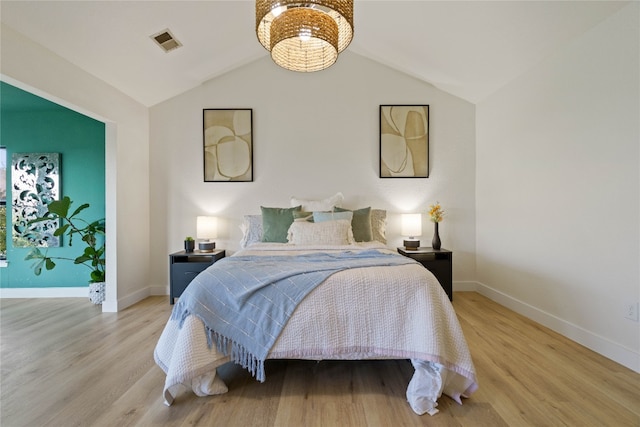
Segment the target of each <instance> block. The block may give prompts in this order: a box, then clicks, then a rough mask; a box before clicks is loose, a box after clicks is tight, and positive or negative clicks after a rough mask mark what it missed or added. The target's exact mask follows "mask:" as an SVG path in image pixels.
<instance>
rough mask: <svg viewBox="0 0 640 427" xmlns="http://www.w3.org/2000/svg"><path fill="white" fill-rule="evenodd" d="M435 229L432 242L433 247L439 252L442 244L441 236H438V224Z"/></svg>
mask: <svg viewBox="0 0 640 427" xmlns="http://www.w3.org/2000/svg"><path fill="white" fill-rule="evenodd" d="M433 224H434V225H435V229H434V230H433V239H432V240H431V247H432V248H433V249H436V250H439V249H440V246H441V245H442V243H441V242H440V234H438V223H437V222H434V223H433Z"/></svg>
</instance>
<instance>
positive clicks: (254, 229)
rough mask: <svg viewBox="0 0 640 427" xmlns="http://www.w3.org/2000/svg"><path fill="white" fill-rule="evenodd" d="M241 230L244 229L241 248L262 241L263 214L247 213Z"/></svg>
mask: <svg viewBox="0 0 640 427" xmlns="http://www.w3.org/2000/svg"><path fill="white" fill-rule="evenodd" d="M240 230H242V239H241V240H240V247H241V248H246V247H247V246H249V245H250V244H252V243H256V242H262V215H245V216H244V218H243V220H242V225H240Z"/></svg>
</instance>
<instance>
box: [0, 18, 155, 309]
mask: <svg viewBox="0 0 640 427" xmlns="http://www.w3.org/2000/svg"><path fill="white" fill-rule="evenodd" d="M1 47H2V49H1V57H0V58H1V60H2V62H1V67H2V68H1V73H2V78H3V79H4V80H6V81H7V82H8V83H11V84H14V85H15V86H18V87H20V88H22V89H25V90H28V91H31V92H32V93H35V94H36V95H39V96H42V97H43V98H46V99H49V100H51V101H53V102H57V103H59V104H61V105H64V106H65V107H68V108H71V109H73V110H76V111H79V112H80V113H83V114H86V115H87V116H89V117H92V118H94V119H97V120H100V121H103V122H105V123H106V136H105V140H106V141H105V142H106V150H107V153H106V162H107V177H106V198H107V200H106V220H107V259H106V261H107V294H106V298H107V299H106V301H105V303H104V304H103V306H102V308H103V310H104V311H118V310H120V309H122V308H124V307H126V306H128V305H130V304H132V303H134V302H136V301H138V300H140V299H142V298H144V297H146V296H148V295H149V288H148V281H149V252H148V243H149V226H148V222H147V218H148V217H149V154H148V153H149V130H148V126H149V121H148V109H147V108H146V107H145V106H143V105H141V104H139V103H137V102H135V101H133V100H132V99H131V98H129V97H127V96H126V95H124V94H123V93H121V92H119V91H117V90H116V89H114V88H113V87H111V86H109V85H107V84H106V83H104V82H103V81H101V80H99V79H97V78H95V77H93V76H91V75H89V74H88V73H86V72H84V71H82V70H80V69H79V68H78V67H76V66H74V65H73V64H71V63H69V62H67V61H65V60H63V59H62V58H60V57H59V56H56V55H54V54H53V53H52V52H51V51H49V50H47V49H45V48H43V47H42V46H40V45H38V44H36V43H34V42H33V41H31V40H29V39H27V38H25V37H24V36H22V35H20V34H19V33H17V32H15V31H13V30H12V29H10V28H8V27H7V26H5V25H3V26H2V45H1ZM87 167H91V159H87ZM63 173H64V172H63ZM9 262H10V260H9Z"/></svg>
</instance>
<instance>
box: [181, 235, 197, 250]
mask: <svg viewBox="0 0 640 427" xmlns="http://www.w3.org/2000/svg"><path fill="white" fill-rule="evenodd" d="M195 248H196V241H195V240H193V237H191V236H187V237H185V238H184V251H185V252H193V250H194V249H195Z"/></svg>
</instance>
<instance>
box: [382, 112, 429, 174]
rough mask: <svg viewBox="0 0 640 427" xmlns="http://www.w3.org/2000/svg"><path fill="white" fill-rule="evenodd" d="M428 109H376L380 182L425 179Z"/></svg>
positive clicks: (427, 147)
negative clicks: (388, 179) (378, 111)
mask: <svg viewBox="0 0 640 427" xmlns="http://www.w3.org/2000/svg"><path fill="white" fill-rule="evenodd" d="M429 130H430V129H429V105H380V178H429Z"/></svg>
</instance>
